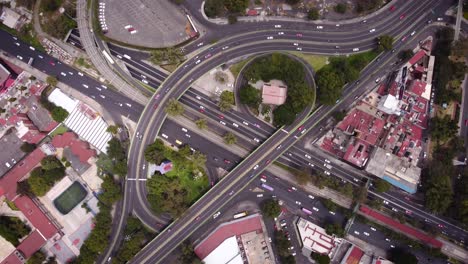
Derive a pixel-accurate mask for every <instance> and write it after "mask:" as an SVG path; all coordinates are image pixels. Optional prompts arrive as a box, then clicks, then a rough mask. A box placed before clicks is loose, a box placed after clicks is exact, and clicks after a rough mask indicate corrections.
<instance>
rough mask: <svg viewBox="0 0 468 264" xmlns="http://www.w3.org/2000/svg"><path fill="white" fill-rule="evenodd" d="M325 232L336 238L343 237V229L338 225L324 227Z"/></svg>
mask: <svg viewBox="0 0 468 264" xmlns="http://www.w3.org/2000/svg"><path fill="white" fill-rule="evenodd" d="M325 231H326V232H327V234H329V235H335V236H337V237H344V235H345V233H344V229H343V227H342V226H341V225H339V224H327V225H326V226H325Z"/></svg>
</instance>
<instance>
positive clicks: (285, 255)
mask: <svg viewBox="0 0 468 264" xmlns="http://www.w3.org/2000/svg"><path fill="white" fill-rule="evenodd" d="M273 245H275V248H276V253H277V254H278V256H279V259H280V263H286V264H294V263H296V259H295V258H294V256H293V255H291V250H289V248H290V247H291V241H289V240H288V238H287V237H286V233H284V232H283V231H282V230H275V232H274V243H273Z"/></svg>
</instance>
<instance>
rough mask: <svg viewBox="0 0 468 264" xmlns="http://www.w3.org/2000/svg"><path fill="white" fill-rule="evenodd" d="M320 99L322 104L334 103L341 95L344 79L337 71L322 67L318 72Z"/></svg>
mask: <svg viewBox="0 0 468 264" xmlns="http://www.w3.org/2000/svg"><path fill="white" fill-rule="evenodd" d="M316 79H317V90H318V100H319V101H320V102H321V103H322V104H326V105H333V104H335V102H336V100H338V99H339V98H340V97H341V87H343V84H344V83H343V79H342V78H340V77H339V76H338V74H336V72H335V71H333V70H331V69H328V68H322V69H320V70H319V71H318V72H317V77H316Z"/></svg>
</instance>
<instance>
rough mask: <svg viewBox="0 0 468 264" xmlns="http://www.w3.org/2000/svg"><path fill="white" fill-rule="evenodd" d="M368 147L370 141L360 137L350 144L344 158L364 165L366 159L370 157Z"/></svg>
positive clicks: (360, 165) (359, 165)
mask: <svg viewBox="0 0 468 264" xmlns="http://www.w3.org/2000/svg"><path fill="white" fill-rule="evenodd" d="M368 148H369V144H368V143H366V142H365V141H362V140H359V139H358V140H356V142H354V144H350V145H349V146H348V149H347V150H346V154H345V155H344V158H343V159H344V160H346V161H348V162H350V163H351V164H354V165H356V166H358V167H362V166H363V165H364V161H365V160H366V159H367V158H368V157H369V153H368Z"/></svg>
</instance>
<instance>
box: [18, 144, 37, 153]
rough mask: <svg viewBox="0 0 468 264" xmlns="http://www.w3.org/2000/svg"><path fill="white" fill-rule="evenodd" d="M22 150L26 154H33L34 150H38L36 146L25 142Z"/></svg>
mask: <svg viewBox="0 0 468 264" xmlns="http://www.w3.org/2000/svg"><path fill="white" fill-rule="evenodd" d="M20 149H21V151H23V152H24V153H30V152H33V150H35V149H36V144H32V143H28V142H24V143H23V144H21V147H20Z"/></svg>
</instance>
